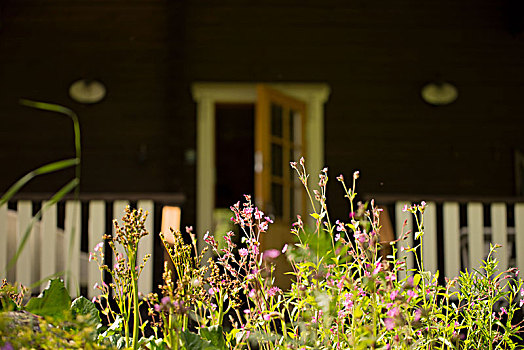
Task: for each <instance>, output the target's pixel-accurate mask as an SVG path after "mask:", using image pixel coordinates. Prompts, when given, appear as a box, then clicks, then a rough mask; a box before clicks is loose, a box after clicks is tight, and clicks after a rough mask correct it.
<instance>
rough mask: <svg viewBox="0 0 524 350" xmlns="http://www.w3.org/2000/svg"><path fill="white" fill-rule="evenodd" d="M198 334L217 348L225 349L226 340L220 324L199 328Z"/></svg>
mask: <svg viewBox="0 0 524 350" xmlns="http://www.w3.org/2000/svg"><path fill="white" fill-rule="evenodd" d="M200 335H201V336H202V338H203V339H206V340H209V341H210V342H211V344H213V345H214V346H216V347H217V348H218V349H224V350H225V349H227V347H226V340H225V339H224V333H223V330H222V327H221V326H211V327H207V328H201V329H200Z"/></svg>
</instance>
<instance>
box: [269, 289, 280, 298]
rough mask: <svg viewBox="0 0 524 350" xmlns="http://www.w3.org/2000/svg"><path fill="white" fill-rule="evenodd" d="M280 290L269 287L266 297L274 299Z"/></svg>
mask: <svg viewBox="0 0 524 350" xmlns="http://www.w3.org/2000/svg"><path fill="white" fill-rule="evenodd" d="M280 292H281V290H280V288H278V287H271V288H269V290H268V292H267V295H269V296H270V297H274V296H275V295H276V294H277V293H280Z"/></svg>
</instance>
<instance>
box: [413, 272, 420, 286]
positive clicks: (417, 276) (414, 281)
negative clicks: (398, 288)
mask: <svg viewBox="0 0 524 350" xmlns="http://www.w3.org/2000/svg"><path fill="white" fill-rule="evenodd" d="M421 277H422V276H421V275H420V274H418V273H417V274H416V275H415V276H414V277H413V286H415V287H416V286H418V283H419V282H420V278H421Z"/></svg>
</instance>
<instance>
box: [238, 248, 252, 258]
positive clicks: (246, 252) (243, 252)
mask: <svg viewBox="0 0 524 350" xmlns="http://www.w3.org/2000/svg"><path fill="white" fill-rule="evenodd" d="M238 254H240V256H242V257H244V256H247V255H248V254H249V251H248V250H247V249H246V248H241V249H239V250H238Z"/></svg>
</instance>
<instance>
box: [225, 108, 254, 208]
mask: <svg viewBox="0 0 524 350" xmlns="http://www.w3.org/2000/svg"><path fill="white" fill-rule="evenodd" d="M215 108H216V109H215V130H216V134H215V140H216V155H215V156H216V158H215V159H216V187H215V191H216V193H215V208H229V207H230V206H231V205H233V204H234V203H236V202H238V201H243V200H244V197H243V195H244V194H250V195H252V196H253V195H254V189H255V172H254V166H255V165H254V161H255V160H254V153H255V134H254V130H255V106H254V105H253V104H217V105H216V106H215Z"/></svg>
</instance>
